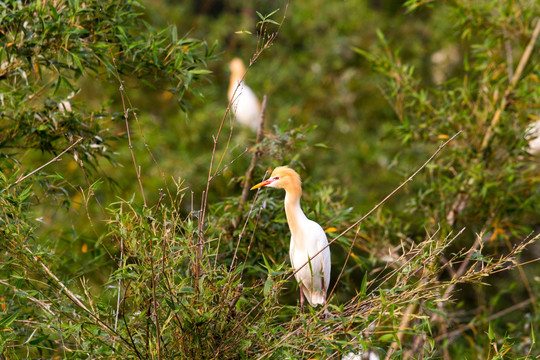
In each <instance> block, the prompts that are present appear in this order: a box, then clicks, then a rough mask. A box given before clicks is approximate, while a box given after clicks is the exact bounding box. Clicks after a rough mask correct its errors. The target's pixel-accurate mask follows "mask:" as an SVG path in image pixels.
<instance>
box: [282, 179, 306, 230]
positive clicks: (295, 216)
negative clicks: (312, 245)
mask: <svg viewBox="0 0 540 360" xmlns="http://www.w3.org/2000/svg"><path fill="white" fill-rule="evenodd" d="M301 196H302V190H301V189H300V191H298V190H296V191H287V192H286V193H285V215H286V216H287V223H288V224H289V229H290V230H291V234H292V235H293V238H295V239H300V238H301V237H302V236H301V235H300V234H299V231H300V228H301V223H302V222H303V221H306V220H307V217H306V215H305V214H304V212H303V211H302V207H301V206H300V197H301ZM297 234H298V235H297Z"/></svg>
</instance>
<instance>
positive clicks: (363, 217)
mask: <svg viewBox="0 0 540 360" xmlns="http://www.w3.org/2000/svg"><path fill="white" fill-rule="evenodd" d="M462 131H463V130H460V131H459V132H457V133H456V134H455V135H454V136H452V137H451V138H450V139H448V140H446V142H445V143H444V144H442V145H441V146H439V148H438V149H437V150H436V151H435V152H434V153H433V155H431V156H430V158H429V159H427V161H426V162H425V163H424V164H423V165H422V166H420V167H419V168H418V170H416V171H415V172H414V173H413V174H412V175H411V176H409V177H408V178H407V179H406V180H405V181H404V182H402V183H401V185H399V186H398V187H397V188H395V189H394V190H393V191H392V192H391V193H390V194H388V195H386V197H385V198H384V199H382V200H381V202H379V203H378V204H377V205H375V206H374V207H373V208H372V209H371V210H370V211H368V213H367V214H366V215H364V216H362V217H361V218H360V219H359V220H357V221H356V222H355V223H354V224H352V225H351V226H349V227H348V228H347V229H345V230H344V231H343V232H342V233H341V234H339V235H338V236H336V237H335V238H333V239H332V240H331V241H329V242H328V244H327V245H326V246H325V247H323V248H322V249H321V250H319V252H317V253H316V254H315V255H313V256H312V257H311V258H312V259H313V258H315V257H316V256H317V255H319V254H320V253H321V252H323V251H324V250H325V249H326V248H327V247H329V246H330V245H331V244H333V243H334V242H335V241H336V240H338V239H339V238H341V237H342V236H343V235H345V234H347V233H348V232H349V231H351V230H352V229H353V228H355V227H356V226H357V225H358V224H360V223H361V222H362V221H364V220H365V219H366V218H367V217H368V216H370V215H371V214H372V213H373V212H374V211H375V210H377V209H378V208H380V207H381V206H382V205H383V204H384V203H385V202H386V201H387V200H388V199H390V198H391V197H392V196H393V195H394V194H395V193H397V192H398V191H399V190H401V188H403V187H404V186H405V185H407V183H409V182H410V181H412V179H414V177H415V176H416V175H418V173H419V172H420V171H422V170H423V169H424V168H425V167H426V166H427V165H428V164H429V163H430V162H431V160H433V159H434V158H435V156H437V155H438V154H439V153H440V152H441V150H442V149H443V148H444V147H445V146H446V145H448V144H449V143H450V142H451V141H452V140H454V139H455V138H456V137H457V136H458V135H459V134H461V132H462ZM310 261H311V260H308V261H307V262H306V263H305V264H303V265H302V266H300V267H298V269H295V271H294V272H293V273H292V274H290V275H289V276H288V277H287V280H288V279H290V278H291V277H293V276H294V275H295V274H296V273H297V272H298V271H300V270H301V269H302V268H303V267H304V266H306V265H307V264H309V262H310Z"/></svg>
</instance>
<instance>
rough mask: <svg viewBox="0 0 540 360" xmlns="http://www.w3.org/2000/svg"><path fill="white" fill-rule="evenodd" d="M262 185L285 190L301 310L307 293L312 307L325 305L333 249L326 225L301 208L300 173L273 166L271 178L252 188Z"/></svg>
mask: <svg viewBox="0 0 540 360" xmlns="http://www.w3.org/2000/svg"><path fill="white" fill-rule="evenodd" d="M262 186H268V187H273V188H278V189H284V190H285V214H286V215H287V222H288V223H289V230H290V231H291V245H290V250H289V256H290V258H291V264H292V267H293V269H294V271H295V277H296V281H298V283H299V285H300V286H299V288H300V311H302V310H303V309H304V296H305V297H306V298H307V300H308V302H309V304H310V305H311V306H317V305H319V304H321V305H324V304H325V303H326V292H327V290H328V285H329V283H330V249H329V248H328V246H327V245H328V240H327V238H326V234H325V232H324V230H323V228H322V227H321V226H320V225H319V224H317V223H316V222H315V221H311V220H309V219H308V218H307V217H306V215H305V214H304V212H303V211H302V208H301V206H300V197H301V196H302V182H301V180H300V176H299V175H298V174H297V173H296V171H294V170H293V169H291V168H289V167H287V166H280V167H277V168H275V169H274V171H273V172H272V175H270V178H269V179H268V180H265V181H263V182H261V183H259V184H257V185H255V186H253V187H252V188H251V190H253V189H257V188H260V187H262ZM323 249H324V250H323ZM321 250H322V252H321V253H320V254H318V255H316V254H317V253H318V252H319V251H321ZM306 263H307V265H305V264H306Z"/></svg>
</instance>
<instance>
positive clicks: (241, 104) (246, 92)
mask: <svg viewBox="0 0 540 360" xmlns="http://www.w3.org/2000/svg"><path fill="white" fill-rule="evenodd" d="M229 69H230V70H231V78H230V82H229V91H228V95H229V101H230V102H231V108H232V111H233V114H234V116H235V118H236V119H237V120H238V122H240V123H241V124H242V125H245V126H248V127H250V128H252V129H253V130H255V131H257V129H258V128H259V123H260V116H261V104H260V103H259V100H257V96H256V95H255V93H254V92H253V90H251V88H250V87H249V86H247V85H246V84H245V82H244V81H243V80H242V79H243V78H244V75H245V74H246V68H245V66H244V63H243V62H242V60H240V59H239V58H234V59H233V60H232V61H231V63H230V64H229Z"/></svg>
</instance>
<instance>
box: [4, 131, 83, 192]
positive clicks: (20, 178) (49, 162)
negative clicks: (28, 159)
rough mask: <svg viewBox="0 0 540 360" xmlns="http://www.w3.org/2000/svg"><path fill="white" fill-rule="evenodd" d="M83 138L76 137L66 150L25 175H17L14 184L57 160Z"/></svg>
mask: <svg viewBox="0 0 540 360" xmlns="http://www.w3.org/2000/svg"><path fill="white" fill-rule="evenodd" d="M83 139H84V138H82V137H80V138H78V139H77V140H76V141H75V142H74V143H73V144H71V145H70V146H69V147H68V148H67V149H66V150H64V151H62V152H61V153H60V154H58V155H57V156H55V157H54V158H53V159H52V160H50V161H48V162H47V163H45V164H43V165H41V166H40V167H38V168H37V169H36V170H34V171H32V172H31V173H29V174H27V175H25V176H22V175H21V177H19V178H18V179H17V181H15V185H16V184H18V183H20V182H21V181H23V180H24V179H26V178H28V177H29V176H32V175H34V174H35V173H36V172H38V171H39V170H41V169H43V168H44V167H46V166H49V165H50V164H52V163H53V162H55V161H59V160H61V159H60V157H61V156H62V155H64V154H65V153H67V152H68V151H69V150H71V149H73V148H74V147H75V145H77V144H78V143H80V142H81V141H82V140H83Z"/></svg>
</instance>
